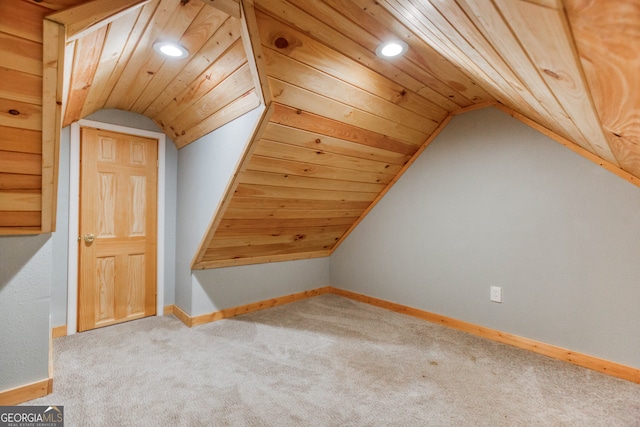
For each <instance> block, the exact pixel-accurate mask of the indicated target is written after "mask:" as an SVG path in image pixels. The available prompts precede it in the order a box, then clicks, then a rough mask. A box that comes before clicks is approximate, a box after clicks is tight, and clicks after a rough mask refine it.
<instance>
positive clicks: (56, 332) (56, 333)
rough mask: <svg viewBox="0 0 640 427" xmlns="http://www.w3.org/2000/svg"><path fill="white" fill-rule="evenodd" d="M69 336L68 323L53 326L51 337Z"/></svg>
mask: <svg viewBox="0 0 640 427" xmlns="http://www.w3.org/2000/svg"><path fill="white" fill-rule="evenodd" d="M66 336H67V325H60V326H55V327H53V328H51V337H52V338H60V337H66Z"/></svg>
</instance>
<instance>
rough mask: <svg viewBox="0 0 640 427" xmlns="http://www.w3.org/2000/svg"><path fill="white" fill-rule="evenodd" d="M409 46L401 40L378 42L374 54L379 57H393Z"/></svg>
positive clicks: (402, 52)
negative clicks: (378, 44)
mask: <svg viewBox="0 0 640 427" xmlns="http://www.w3.org/2000/svg"><path fill="white" fill-rule="evenodd" d="M408 48H409V46H407V44H406V43H405V42H403V41H402V40H391V41H388V42H384V43H382V44H380V46H378V47H377V48H376V55H378V56H379V57H380V58H395V57H397V56H400V55H404V53H405V52H406V51H407V49H408Z"/></svg>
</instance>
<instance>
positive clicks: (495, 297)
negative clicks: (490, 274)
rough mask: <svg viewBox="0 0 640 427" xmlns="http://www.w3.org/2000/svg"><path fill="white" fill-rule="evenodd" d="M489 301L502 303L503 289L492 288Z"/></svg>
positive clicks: (498, 287)
mask: <svg viewBox="0 0 640 427" xmlns="http://www.w3.org/2000/svg"><path fill="white" fill-rule="evenodd" d="M489 299H490V300H491V301H493V302H502V288H501V287H500V286H491V288H490V291H489Z"/></svg>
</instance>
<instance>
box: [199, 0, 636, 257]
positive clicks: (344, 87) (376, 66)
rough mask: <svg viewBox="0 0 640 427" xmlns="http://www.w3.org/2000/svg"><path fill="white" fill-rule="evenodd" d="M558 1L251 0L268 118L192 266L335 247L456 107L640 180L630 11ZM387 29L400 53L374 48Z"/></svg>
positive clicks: (621, 4) (626, 6)
mask: <svg viewBox="0 0 640 427" xmlns="http://www.w3.org/2000/svg"><path fill="white" fill-rule="evenodd" d="M566 3H567V4H566V9H565V5H564V4H563V3H562V2H561V1H560V0H557V1H556V0H531V1H526V0H492V1H488V0H456V1H451V0H430V1H425V0H322V1H320V0H318V1H307V0H256V1H255V7H256V12H255V16H256V26H257V28H256V29H255V33H256V34H257V36H259V39H260V41H261V52H260V53H259V56H260V58H259V59H260V60H261V61H262V62H263V63H264V65H265V67H266V77H264V78H265V79H266V80H267V81H268V86H269V88H270V91H271V99H272V102H273V105H271V108H270V110H269V111H270V113H271V115H270V116H268V118H269V120H268V122H267V123H265V124H263V126H262V129H263V131H262V132H261V133H260V134H259V135H258V136H257V138H256V139H255V141H254V142H253V145H252V147H251V148H250V150H249V155H248V156H247V158H246V161H245V162H244V164H243V165H242V167H241V168H240V171H239V173H238V175H237V177H236V179H235V181H234V182H233V185H232V186H231V188H230V191H229V193H228V194H227V196H226V197H225V199H224V202H223V203H222V205H221V206H220V208H219V209H218V212H217V214H216V216H215V217H214V219H213V221H212V225H211V228H210V230H209V232H208V234H207V236H206V237H205V238H204V240H203V243H202V245H201V248H200V251H199V253H198V254H196V257H195V258H194V262H193V267H194V268H212V267H220V266H228V265H241V264H250V263H257V262H268V261H277V260H285V259H299V258H308V257H316V256H324V255H328V254H330V253H331V251H332V250H334V249H335V248H336V247H337V245H339V243H340V242H341V241H342V240H343V239H345V238H346V236H347V235H348V234H349V232H350V231H351V230H352V229H353V228H354V227H355V226H356V225H357V224H358V223H359V221H360V220H361V219H362V218H363V217H364V216H365V215H366V214H367V213H368V211H369V210H370V209H371V208H372V207H373V206H374V205H375V203H376V202H377V200H379V199H380V198H381V197H382V196H383V195H384V194H385V192H386V191H387V190H388V189H389V188H390V186H391V185H392V184H393V183H394V182H395V181H396V180H397V179H398V178H399V176H400V175H401V174H402V173H403V172H404V170H405V169H406V168H407V167H408V165H410V164H411V162H412V161H413V159H415V157H416V156H417V155H418V154H420V152H421V151H422V149H424V148H425V147H426V145H427V144H428V143H429V142H430V141H431V140H432V139H433V138H434V137H435V136H436V135H437V133H438V132H439V131H440V130H441V129H442V128H443V127H444V126H445V125H446V123H447V122H448V120H449V119H450V118H451V116H452V114H456V113H460V112H464V111H468V110H471V109H475V108H482V107H485V106H487V105H491V104H493V103H496V102H497V105H498V106H499V107H501V108H503V109H504V110H505V111H508V112H510V113H511V114H512V115H514V116H517V117H519V118H521V119H522V120H526V121H527V122H528V123H529V124H532V125H534V126H536V127H537V128H538V129H541V130H543V131H544V132H546V133H547V134H549V135H550V136H552V137H554V138H555V139H557V140H559V141H561V142H562V143H563V144H565V145H567V146H570V147H571V148H572V149H574V151H578V152H579V153H582V154H583V155H585V156H587V157H589V158H591V159H592V160H595V161H597V162H598V163H600V164H601V165H604V166H605V167H607V168H608V169H609V170H612V171H613V172H615V173H617V174H618V175H620V176H622V177H624V178H625V179H627V180H629V181H631V182H636V183H637V177H638V176H640V175H638V172H640V171H639V168H638V166H639V165H638V159H639V157H638V155H640V148H639V147H640V146H638V144H637V142H638V139H637V136H638V133H637V132H638V130H639V129H640V123H639V122H638V104H639V102H640V101H639V97H637V96H634V93H636V92H633V91H630V89H633V88H638V82H639V77H638V73H636V72H635V71H634V70H637V66H638V65H639V64H638V63H637V61H638V58H639V57H640V52H639V51H638V46H639V44H638V41H640V40H638V38H639V36H640V33H639V32H638V22H639V21H638V18H639V17H640V13H639V11H638V5H637V3H634V2H632V1H623V0H617V1H615V2H611V3H609V2H607V4H606V6H605V5H604V4H603V3H602V2H597V1H595V0H593V1H591V0H568V1H567V2H566ZM618 23H622V24H623V27H620V26H619V25H618ZM594 29H597V30H598V31H595V33H594ZM574 33H575V35H576V37H577V40H574ZM389 38H401V39H403V40H404V41H406V42H407V43H408V45H409V51H408V52H407V54H406V56H404V57H403V58H401V59H396V60H393V61H387V60H382V59H380V58H378V57H377V56H376V55H375V49H376V47H377V46H378V44H379V43H380V42H381V41H382V40H386V39H389ZM629 39H634V40H635V41H636V42H635V43H630V42H629ZM609 91H613V93H615V94H616V95H617V96H618V97H616V98H612V97H611V94H610V92H609ZM601 120H602V123H604V127H603V126H602V125H601ZM487 125H490V124H487ZM634 175H635V176H634Z"/></svg>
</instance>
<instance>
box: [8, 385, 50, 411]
mask: <svg viewBox="0 0 640 427" xmlns="http://www.w3.org/2000/svg"><path fill="white" fill-rule="evenodd" d="M52 391H53V378H48V379H46V380H42V381H38V382H35V383H31V384H27V385H23V386H20V387H16V388H12V389H9V390H5V391H0V406H10V405H17V404H19V403H24V402H27V401H29V400H33V399H37V398H38V397H42V396H46V395H47V394H49V393H51V392H52Z"/></svg>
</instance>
